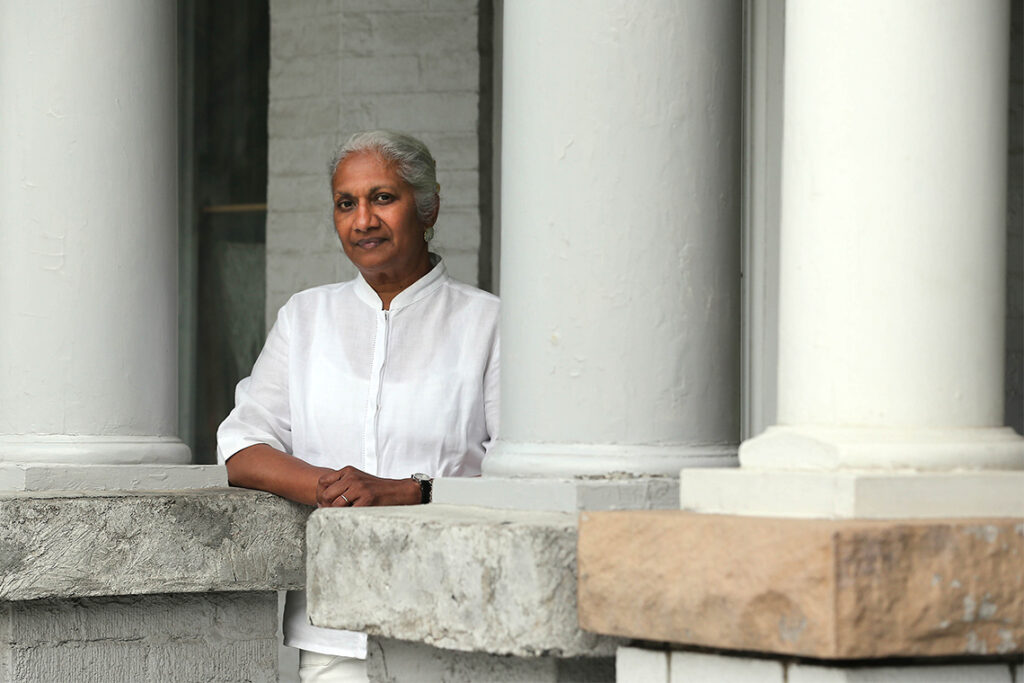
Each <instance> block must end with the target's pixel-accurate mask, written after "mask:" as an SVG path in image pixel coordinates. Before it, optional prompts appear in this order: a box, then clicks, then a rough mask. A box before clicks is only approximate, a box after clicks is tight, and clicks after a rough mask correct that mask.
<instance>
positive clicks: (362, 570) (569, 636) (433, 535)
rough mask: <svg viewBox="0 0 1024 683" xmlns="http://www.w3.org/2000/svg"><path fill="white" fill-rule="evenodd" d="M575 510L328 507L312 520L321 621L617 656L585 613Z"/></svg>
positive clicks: (476, 646)
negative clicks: (580, 605)
mask: <svg viewBox="0 0 1024 683" xmlns="http://www.w3.org/2000/svg"><path fill="white" fill-rule="evenodd" d="M576 522H577V518H576V515H574V514H567V513H560V512H525V511H511V510H490V509H484V508H476V507H469V506H455V505H438V504H432V505H418V506H412V507H391V508H388V507H384V508H356V509H352V508H333V509H321V510H317V511H316V512H315V513H314V514H313V515H312V516H311V517H310V519H309V524H308V525H307V544H308V547H309V556H308V562H307V579H308V584H307V586H308V587H307V592H308V609H309V615H310V619H311V620H312V622H313V623H314V624H316V625H318V626H327V627H330V628H345V629H352V630H358V631H365V632H367V633H369V634H370V635H373V636H380V637H384V638H394V639H399V640H406V641H413V642H421V643H426V644H428V645H432V646H434V647H439V648H444V649H448V650H462V651H476V652H485V653H490V654H503V655H516V656H520V657H537V656H554V657H578V656H585V657H598V656H603V657H608V656H611V655H612V654H614V652H615V647H616V645H617V644H618V641H617V640H616V639H613V638H605V637H602V636H597V635H594V634H591V633H585V632H584V631H581V630H580V628H579V626H578V624H577V621H576Z"/></svg>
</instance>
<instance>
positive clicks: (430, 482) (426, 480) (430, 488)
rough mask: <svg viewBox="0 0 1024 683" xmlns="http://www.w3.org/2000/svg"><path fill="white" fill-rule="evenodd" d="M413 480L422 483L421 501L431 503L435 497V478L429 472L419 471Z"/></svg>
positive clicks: (413, 476)
mask: <svg viewBox="0 0 1024 683" xmlns="http://www.w3.org/2000/svg"><path fill="white" fill-rule="evenodd" d="M412 479H413V481H415V482H416V483H418V484H419V485H420V503H429V502H430V501H431V500H433V498H434V479H433V478H432V477H431V476H430V475H429V474H423V473H421V472H417V473H416V474H414V475H412Z"/></svg>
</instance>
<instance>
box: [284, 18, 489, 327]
mask: <svg viewBox="0 0 1024 683" xmlns="http://www.w3.org/2000/svg"><path fill="white" fill-rule="evenodd" d="M270 14H271V37H270V50H271V54H270V109H269V138H270V139H269V172H268V188H267V202H268V212H267V308H266V311H267V322H268V325H269V324H270V323H272V322H273V321H274V318H275V316H276V312H277V309H278V308H279V307H280V306H281V305H282V304H283V303H284V302H285V301H286V300H287V299H288V297H289V296H290V295H291V294H293V293H294V292H297V291H299V290H302V289H305V288H307V287H312V286H314V285H318V284H323V283H326V282H337V281H340V280H346V279H349V278H351V277H354V276H355V269H354V268H353V267H352V266H351V264H350V263H349V262H348V260H347V259H346V258H345V256H344V254H343V253H342V252H341V247H340V245H339V244H338V240H337V237H336V236H335V235H334V232H333V227H332V225H331V213H330V210H331V199H330V190H329V185H328V179H327V172H326V167H327V163H328V161H329V159H330V157H331V154H332V152H333V150H334V148H335V147H336V146H337V145H338V144H340V143H341V142H342V141H343V140H344V139H345V138H347V137H348V135H350V134H351V133H353V132H355V131H358V130H363V129H367V128H393V129H396V130H401V131H404V132H408V133H411V134H413V135H415V136H417V137H419V138H420V139H422V140H423V141H424V142H426V143H427V145H428V146H429V147H430V149H431V151H432V152H433V153H434V156H435V158H436V159H437V163H438V180H439V182H440V184H441V215H440V219H439V220H438V223H437V237H436V238H435V242H434V247H433V248H434V250H435V251H438V252H439V253H441V254H442V255H443V256H444V257H445V260H446V262H447V264H448V268H449V271H450V272H451V273H452V275H453V276H454V277H456V278H458V279H460V280H462V281H464V282H469V283H472V284H477V274H478V268H479V258H480V251H481V242H482V241H481V210H480V201H479V189H478V188H479V184H478V183H479V179H478V170H479V159H480V148H479V144H478V140H479V138H480V135H479V133H478V124H479V118H480V113H479V112H480V96H479V84H480V61H481V60H480V56H479V52H478V35H479V31H478V0H271V3H270ZM485 258H490V255H489V254H487V255H485Z"/></svg>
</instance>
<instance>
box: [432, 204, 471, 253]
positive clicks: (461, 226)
mask: <svg viewBox="0 0 1024 683" xmlns="http://www.w3.org/2000/svg"><path fill="white" fill-rule="evenodd" d="M437 239H438V241H440V242H441V243H442V244H446V245H450V246H452V247H458V248H460V249H475V248H477V247H478V246H479V244H480V214H479V213H477V212H476V211H467V210H463V209H445V208H444V200H442V201H441V217H440V218H439V219H438V221H437Z"/></svg>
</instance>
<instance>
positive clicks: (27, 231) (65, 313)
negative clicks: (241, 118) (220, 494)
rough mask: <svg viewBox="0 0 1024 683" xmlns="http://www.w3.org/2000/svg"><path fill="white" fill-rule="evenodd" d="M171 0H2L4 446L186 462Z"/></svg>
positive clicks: (10, 451)
mask: <svg viewBox="0 0 1024 683" xmlns="http://www.w3.org/2000/svg"><path fill="white" fill-rule="evenodd" d="M175 31H176V11H175V3H173V2H164V1H162V0H101V1H100V2H71V3H67V2H58V1H57V0H40V1H38V2H3V3H0V462H8V463H10V462H17V463H31V462H60V463H107V464H110V463H140V462H141V463H147V462H148V463H182V462H188V461H189V450H188V448H187V447H186V446H185V445H184V444H183V443H182V442H181V441H180V440H179V439H177V438H176V436H175V433H176V429H177V424H176V423H177V320H176V316H177V306H176V301H177V273H176V259H177V98H176V93H177V78H176V61H175V59H176V58H175V50H176V48H175V43H176V35H175Z"/></svg>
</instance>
